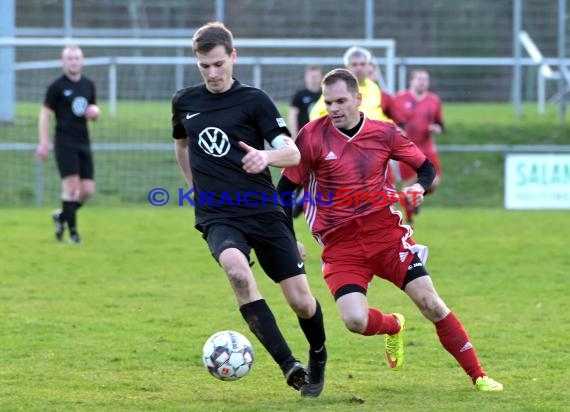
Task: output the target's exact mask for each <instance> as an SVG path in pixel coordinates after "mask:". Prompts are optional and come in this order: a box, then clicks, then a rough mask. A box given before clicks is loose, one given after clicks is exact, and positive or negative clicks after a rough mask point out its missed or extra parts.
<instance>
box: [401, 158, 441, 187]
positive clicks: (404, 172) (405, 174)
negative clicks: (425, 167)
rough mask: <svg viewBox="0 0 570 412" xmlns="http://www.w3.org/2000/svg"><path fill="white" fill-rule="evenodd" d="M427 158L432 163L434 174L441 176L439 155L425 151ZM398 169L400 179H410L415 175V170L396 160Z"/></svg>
mask: <svg viewBox="0 0 570 412" xmlns="http://www.w3.org/2000/svg"><path fill="white" fill-rule="evenodd" d="M425 155H426V157H427V158H428V160H429V161H430V162H431V163H432V164H433V166H434V167H435V175H436V176H441V162H440V161H439V156H438V155H437V153H436V152H432V153H425ZM398 165H399V171H400V180H410V179H412V178H414V177H416V171H415V170H414V169H413V168H411V167H410V166H408V165H407V164H406V163H404V162H398Z"/></svg>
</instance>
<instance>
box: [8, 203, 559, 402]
mask: <svg viewBox="0 0 570 412" xmlns="http://www.w3.org/2000/svg"><path fill="white" fill-rule="evenodd" d="M428 202H429V198H428ZM193 222H194V218H193V211H192V210H191V209H190V208H189V207H186V208H175V207H173V208H153V207H151V206H147V207H136V208H135V207H131V208H129V207H126V208H106V207H89V205H88V206H87V207H85V208H84V209H82V210H81V211H80V214H79V225H80V226H79V227H80V229H81V234H82V236H83V239H84V243H83V244H81V245H69V244H65V243H64V244H58V243H56V242H55V241H54V240H53V238H52V233H51V230H52V227H51V224H50V223H51V222H50V210H48V209H16V208H11V209H0V241H1V244H2V248H0V262H2V263H1V269H0V271H1V276H0V342H1V347H2V350H1V351H0V410H2V411H76V410H77V411H144V410H148V411H150V410H152V411H295V412H298V411H333V410H334V411H377V410H390V411H457V410H465V411H474V410H485V411H502V412H504V411H558V410H565V409H566V408H567V405H568V403H567V401H568V397H569V395H570V391H569V390H568V388H567V382H569V381H570V372H569V370H568V364H569V363H570V349H569V346H568V341H569V340H570V301H569V299H568V290H569V289H568V286H569V281H568V271H567V268H568V267H569V266H570V257H569V255H568V252H567V250H566V249H567V248H566V246H565V245H566V237H567V233H570V220H569V219H568V216H567V212H518V211H517V212H513V211H503V210H497V209H453V208H444V209H439V208H426V209H425V210H424V211H422V214H420V215H419V216H418V218H417V223H416V227H415V236H414V237H415V239H416V241H418V242H420V243H425V244H427V245H429V246H430V257H429V260H428V265H427V267H428V270H429V271H430V273H431V274H432V277H433V279H434V282H435V284H436V286H437V288H438V291H439V293H440V295H441V296H442V297H443V298H444V300H445V301H446V303H447V304H448V305H449V306H450V307H451V308H452V309H453V311H454V312H455V313H456V314H457V316H458V317H459V318H460V319H461V320H462V321H463V323H464V325H465V326H466V328H467V330H468V332H469V334H470V336H471V339H472V341H473V343H474V345H475V347H476V348H477V351H478V353H479V356H480V359H481V361H482V363H483V365H484V367H485V369H486V370H487V372H488V373H489V374H490V375H491V376H493V377H494V378H496V379H497V380H499V381H501V382H502V383H503V384H504V385H505V392H504V393H495V394H482V393H477V392H476V391H475V390H474V389H473V388H472V386H471V384H470V380H469V378H468V377H467V376H466V375H465V374H464V373H463V371H462V370H461V369H460V368H459V366H458V365H457V364H456V363H455V361H454V360H453V358H452V357H451V356H450V355H448V354H447V352H445V350H444V349H443V348H442V347H441V345H440V344H439V341H438V340H437V336H436V334H435V331H434V327H433V325H431V324H430V323H429V322H428V321H427V320H425V319H424V318H422V316H421V315H420V314H419V312H418V311H417V309H416V308H415V307H414V306H413V304H412V303H411V302H410V301H409V299H408V298H407V297H406V296H405V295H404V294H403V293H401V292H400V291H398V290H397V289H396V288H395V287H393V286H392V285H390V284H388V283H386V282H384V281H382V280H380V279H377V280H375V281H374V283H373V285H372V287H371V289H370V294H369V300H370V303H371V304H372V305H375V306H377V307H379V308H381V309H382V310H384V311H386V312H391V311H399V312H401V313H404V314H405V315H406V317H407V321H408V323H407V325H408V327H407V332H406V364H405V366H404V369H403V370H402V371H401V372H399V373H397V372H392V371H390V370H389V369H388V367H387V366H386V365H385V360H384V354H383V339H382V337H362V336H358V335H354V334H350V333H349V332H348V331H346V330H345V329H344V327H343V326H342V324H341V321H340V319H339V318H338V315H337V312H336V308H335V306H334V302H333V300H332V298H331V297H330V296H329V293H328V291H327V289H326V287H325V284H324V282H323V281H322V279H321V276H320V263H319V250H318V247H317V245H316V243H315V242H314V241H313V240H312V239H311V238H310V236H309V235H308V233H307V230H306V227H305V225H304V223H303V222H301V221H297V222H296V224H297V231H298V233H299V237H300V239H301V240H303V241H304V243H305V244H306V245H307V247H308V250H309V258H308V262H307V268H308V271H309V279H310V282H311V285H312V288H313V291H314V293H315V294H316V296H317V297H318V298H319V300H320V301H321V304H322V306H323V311H324V315H325V322H326V328H327V335H328V348H329V354H330V361H329V366H328V370H327V382H326V386H325V391H324V392H323V394H322V396H321V397H320V398H317V399H302V398H300V396H299V395H298V393H296V392H295V391H293V390H292V389H290V388H289V387H287V386H286V385H285V383H284V380H283V378H282V376H281V374H280V371H279V369H278V368H277V366H276V365H274V364H273V361H272V360H271V359H270V357H269V355H268V354H267V353H266V352H265V351H264V350H263V349H262V347H261V345H260V344H259V342H258V341H257V340H256V339H255V338H254V336H253V335H252V334H251V333H250V332H249V330H248V329H247V327H246V325H245V322H244V321H243V320H242V318H241V316H240V314H239V312H238V310H237V308H236V303H235V300H234V298H233V295H232V293H231V290H230V288H229V285H228V283H227V280H226V279H225V276H224V275H223V273H222V271H221V269H219V268H218V267H217V265H216V263H215V262H214V261H213V259H212V258H211V257H210V256H209V252H208V250H207V247H206V244H205V243H204V242H203V241H202V240H201V238H200V236H199V233H198V232H196V231H195V230H194V229H193V228H192V226H193ZM254 269H255V271H256V273H257V274H258V275H259V276H258V277H257V278H258V281H259V286H260V288H261V290H262V293H263V294H264V295H265V298H266V299H267V300H268V302H269V304H270V306H271V307H272V308H273V310H274V312H275V314H276V317H277V319H278V321H279V323H280V325H281V328H282V330H283V332H284V334H285V335H286V337H287V338H288V340H289V342H290V345H291V347H292V349H293V351H294V353H295V354H296V355H297V356H299V357H300V358H302V359H303V360H304V361H305V360H306V349H307V348H306V344H305V340H304V338H303V336H302V334H301V332H300V330H299V328H298V324H297V320H296V318H295V316H294V315H293V313H292V312H291V311H290V309H289V308H288V307H287V305H286V304H285V302H284V299H283V298H282V297H281V295H280V292H279V288H278V287H277V286H275V285H273V284H272V283H271V282H270V281H269V280H268V279H267V278H265V277H264V276H262V275H261V274H260V272H259V266H258V265H255V266H254ZM222 329H235V330H238V331H241V332H242V333H244V334H245V335H246V336H248V337H249V338H250V340H251V341H252V343H253V345H254V348H255V350H256V360H255V364H254V367H253V370H252V371H251V372H250V374H249V375H248V376H246V377H245V378H244V379H242V380H240V381H237V382H221V381H217V380H215V379H214V378H212V377H211V376H210V375H209V374H208V373H207V372H206V370H205V369H204V368H203V366H202V363H201V358H200V355H201V349H202V345H203V343H204V341H205V339H206V338H207V337H208V336H210V335H211V334H212V333H213V332H215V331H218V330H222Z"/></svg>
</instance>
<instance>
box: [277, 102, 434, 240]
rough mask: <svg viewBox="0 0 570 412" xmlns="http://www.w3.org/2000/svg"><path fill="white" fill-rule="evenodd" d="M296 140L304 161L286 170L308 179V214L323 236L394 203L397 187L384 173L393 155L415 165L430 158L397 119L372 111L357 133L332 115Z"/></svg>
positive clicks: (313, 227) (305, 181)
mask: <svg viewBox="0 0 570 412" xmlns="http://www.w3.org/2000/svg"><path fill="white" fill-rule="evenodd" d="M361 116H362V113H361ZM295 143H296V144H297V146H298V147H299V151H300V152H301V162H300V163H299V164H298V165H297V166H293V167H288V168H286V169H285V170H284V171H283V174H284V175H285V176H286V177H287V178H288V179H289V180H291V181H292V182H294V183H297V184H303V185H304V188H305V196H306V197H305V198H304V199H303V202H304V209H305V216H306V218H307V222H308V223H309V226H310V228H311V232H312V233H313V234H314V235H316V236H318V237H321V236H322V235H324V234H325V233H326V232H328V231H330V230H332V229H333V228H334V227H335V226H338V225H341V224H343V223H345V222H347V221H351V220H353V219H355V218H356V217H359V216H365V215H368V214H370V213H373V212H374V211H378V210H379V208H386V207H390V204H392V203H393V201H392V202H390V199H388V196H390V195H393V194H394V192H393V189H391V188H390V187H389V186H387V185H386V177H385V176H386V167H387V166H388V161H389V160H390V158H392V159H395V160H399V161H403V162H405V163H407V164H409V165H410V166H411V167H413V168H414V169H417V168H418V167H420V166H421V165H422V163H423V162H424V161H425V159H426V157H425V155H424V154H423V153H422V152H421V151H420V150H419V149H418V148H417V147H416V146H415V145H414V144H413V143H412V141H411V140H410V139H408V138H407V137H406V135H405V134H404V133H403V132H402V131H401V130H400V129H399V128H398V127H397V126H396V125H395V124H393V123H388V122H383V121H380V120H371V119H369V118H367V117H364V121H363V123H362V126H361V127H360V130H359V131H358V132H357V133H356V134H355V135H354V136H352V137H349V136H347V135H345V134H344V133H342V132H341V131H340V130H338V129H337V128H336V127H334V126H333V124H332V122H331V120H330V117H329V116H328V115H327V116H324V117H321V118H318V119H317V120H314V121H312V122H310V123H309V124H307V125H306V126H305V127H304V128H303V129H302V130H301V131H300V132H299V134H298V135H297V139H296V140H295ZM392 200H393V199H392Z"/></svg>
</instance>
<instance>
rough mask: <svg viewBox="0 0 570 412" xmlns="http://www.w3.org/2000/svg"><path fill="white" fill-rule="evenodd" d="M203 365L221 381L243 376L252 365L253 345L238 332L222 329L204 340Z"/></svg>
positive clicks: (233, 379)
mask: <svg viewBox="0 0 570 412" xmlns="http://www.w3.org/2000/svg"><path fill="white" fill-rule="evenodd" d="M202 353H203V354H202V360H203V361H204V366H205V367H206V369H207V370H208V372H210V374H211V375H212V376H213V377H214V378H216V379H220V380H222V381H235V380H238V379H241V378H243V377H244V376H245V375H247V373H248V372H249V371H250V370H251V367H252V366H253V347H252V346H251V343H250V342H249V340H248V339H247V338H246V337H245V336H243V335H242V334H241V333H239V332H234V331H232V330H224V331H221V332H216V333H214V334H213V335H212V336H210V337H209V338H208V340H206V343H205V344H204V349H203V350H202Z"/></svg>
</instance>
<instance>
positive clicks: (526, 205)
mask: <svg viewBox="0 0 570 412" xmlns="http://www.w3.org/2000/svg"><path fill="white" fill-rule="evenodd" d="M505 208H506V209H570V154H514V153H512V154H507V155H506V157H505Z"/></svg>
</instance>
